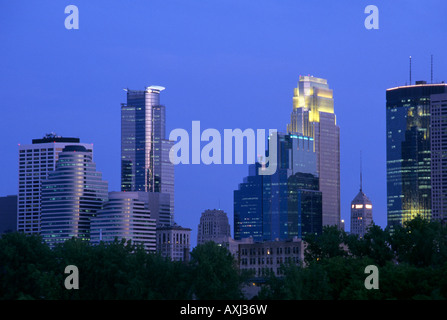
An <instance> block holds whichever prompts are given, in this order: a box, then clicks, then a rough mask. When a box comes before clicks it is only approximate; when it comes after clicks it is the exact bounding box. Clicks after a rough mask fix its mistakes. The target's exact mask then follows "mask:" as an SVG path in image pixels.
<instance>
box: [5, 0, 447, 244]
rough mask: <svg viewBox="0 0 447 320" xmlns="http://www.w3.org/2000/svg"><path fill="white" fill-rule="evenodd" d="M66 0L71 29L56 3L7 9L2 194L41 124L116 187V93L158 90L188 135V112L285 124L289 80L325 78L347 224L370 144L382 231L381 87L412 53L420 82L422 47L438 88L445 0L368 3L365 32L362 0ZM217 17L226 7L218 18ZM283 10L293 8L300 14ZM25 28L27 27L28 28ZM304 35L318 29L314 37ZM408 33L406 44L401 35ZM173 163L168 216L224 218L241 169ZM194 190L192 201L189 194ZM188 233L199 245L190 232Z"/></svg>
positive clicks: (403, 71)
mask: <svg viewBox="0 0 447 320" xmlns="http://www.w3.org/2000/svg"><path fill="white" fill-rule="evenodd" d="M55 3H56V2H55ZM75 4H77V5H78V6H79V10H80V21H81V23H80V29H79V30H71V31H70V30H66V29H65V28H64V26H63V20H64V18H65V15H64V13H63V9H64V6H63V5H60V4H53V5H51V4H50V5H47V6H41V5H38V4H29V5H26V6H23V8H22V7H21V6H20V5H18V4H10V3H8V4H5V6H6V9H7V10H4V12H3V14H4V15H5V16H4V17H2V20H1V21H2V26H3V28H2V29H4V30H9V31H8V32H5V33H2V34H0V40H2V41H3V43H5V44H6V45H5V48H8V51H6V50H5V52H4V57H5V59H4V60H2V61H1V62H0V66H1V68H2V70H3V76H2V77H1V86H0V87H1V89H0V94H1V96H2V97H3V106H2V120H1V121H2V125H1V130H2V131H1V133H2V135H3V137H5V138H4V139H3V140H2V144H1V147H2V150H5V154H4V156H3V159H4V162H3V165H2V172H1V173H2V176H3V181H5V182H4V183H2V185H1V187H0V196H6V195H14V194H17V190H18V186H17V153H18V149H17V144H19V143H21V144H27V143H29V142H30V141H31V140H32V139H34V138H38V137H43V136H44V135H45V134H46V133H48V132H57V133H58V134H59V135H61V136H69V137H72V136H73V137H79V138H80V139H81V141H82V142H85V143H93V144H94V146H95V163H96V164H97V168H98V170H99V171H101V172H102V173H103V177H104V179H105V180H107V181H109V185H110V187H109V189H110V191H119V190H120V144H119V141H120V137H119V128H120V107H119V106H120V103H121V102H123V101H124V99H125V98H124V91H122V89H123V88H126V87H129V88H133V89H141V90H143V89H144V87H146V86H150V85H162V86H164V87H166V90H165V91H163V101H162V104H164V105H166V108H167V109H166V119H167V123H166V126H167V132H170V131H171V130H172V129H174V128H185V129H187V128H189V127H190V123H191V121H193V120H200V121H201V123H203V126H204V127H213V128H217V129H219V130H222V131H223V128H238V127H239V128H241V129H245V128H265V129H269V128H277V129H278V130H280V131H281V130H282V129H283V128H284V127H285V125H286V124H287V123H288V122H289V114H290V110H291V107H292V96H293V88H295V87H296V85H297V82H298V78H299V75H300V74H308V73H311V74H312V75H314V76H316V77H322V78H325V79H328V82H329V83H330V84H331V89H333V90H334V103H335V109H336V113H337V123H338V125H339V127H340V140H341V141H340V146H341V147H340V148H341V155H340V157H341V160H340V163H341V170H340V171H341V173H340V174H341V218H342V219H343V220H344V221H345V230H349V215H350V201H351V200H352V198H353V197H354V196H355V194H356V193H357V192H358V190H357V185H358V183H357V175H355V174H354V175H351V174H350V172H349V168H352V167H354V168H355V167H356V166H357V157H356V155H357V154H358V151H360V150H357V147H356V146H358V145H362V146H363V145H366V146H368V149H365V148H364V147H362V149H363V154H364V164H365V167H366V168H368V170H367V171H365V172H364V178H365V185H364V189H365V193H366V194H368V196H369V197H370V199H371V201H372V202H373V203H374V221H375V222H376V223H377V224H379V225H380V226H382V227H384V226H386V159H385V158H386V157H385V151H386V148H385V139H386V135H385V105H386V103H385V91H386V89H388V88H392V87H395V86H399V85H405V83H406V82H408V81H409V79H408V57H409V56H410V55H411V56H412V58H413V80H427V81H429V80H430V55H431V54H433V55H434V58H435V73H434V75H435V76H434V79H435V82H439V81H441V80H444V78H443V76H444V74H445V72H444V70H445V69H446V66H447V60H446V59H444V58H443V56H442V54H443V52H444V51H445V44H442V43H441V41H439V39H440V38H441V35H442V31H441V29H443V28H442V27H443V26H445V25H446V22H445V19H444V17H443V15H442V14H441V12H442V11H443V10H441V8H439V7H438V6H440V7H442V6H446V4H438V3H436V1H428V2H426V3H424V4H419V3H416V2H412V3H411V4H409V5H408V6H403V5H402V4H401V3H399V2H398V3H396V4H389V3H386V2H385V1H376V3H375V4H376V5H377V6H378V7H379V9H380V13H381V15H380V17H381V20H380V21H381V24H380V29H379V30H366V29H365V28H364V26H363V21H364V19H365V14H364V13H363V9H364V8H365V6H366V5H367V4H368V3H366V2H362V3H356V4H353V5H352V6H349V7H348V6H342V5H341V4H333V3H330V2H328V1H322V2H320V3H319V4H309V3H299V4H296V3H292V2H291V1H289V2H284V3H281V4H278V3H271V2H267V1H263V2H260V4H259V5H258V6H257V7H253V6H250V5H249V4H248V3H237V2H234V4H233V8H237V10H234V11H233V10H230V9H229V8H230V7H231V6H230V5H229V4H225V5H224V4H221V3H217V4H209V3H207V4H205V3H203V2H199V1H193V2H191V3H190V7H189V8H187V9H186V10H185V8H184V7H182V5H180V2H176V1H173V2H172V3H168V4H166V3H165V4H157V5H156V6H153V7H151V6H149V5H147V4H143V3H139V4H138V5H136V6H134V7H126V6H124V5H120V4H113V5H112V4H110V8H109V10H108V12H107V13H108V15H107V16H106V17H102V16H101V14H102V11H101V10H102V7H101V5H99V4H89V3H87V2H86V1H76V3H75ZM181 8H182V9H181ZM140 11H141V13H140ZM5 12H8V15H6V14H5ZM154 12H158V13H157V14H158V16H157V15H156V14H154ZM222 12H224V13H226V15H218V16H216V15H217V13H222ZM293 12H295V13H296V12H300V13H303V14H301V15H300V16H299V19H296V17H295V15H294V14H293ZM334 12H337V14H334ZM444 12H445V10H444ZM267 13H269V15H268V14H267ZM428 13H431V14H430V15H429V14H428ZM144 14H147V15H148V16H149V18H150V19H146V20H144V21H143V19H140V20H141V21H142V22H140V24H130V25H128V26H125V25H124V23H123V22H122V21H124V20H125V19H122V18H123V16H133V15H135V16H136V17H140V18H141V17H144ZM191 17H193V18H194V19H195V20H194V22H193V21H192V19H191ZM244 17H247V20H244V19H243V18H244ZM151 19H152V20H151ZM164 19H165V20H164ZM263 19H264V21H265V22H264V23H261V22H260V21H262V20H263ZM319 19H320V21H322V20H324V21H325V24H323V25H324V26H320V25H319V23H318V20H319ZM135 20H138V19H135ZM24 21H26V22H27V23H25V22H24ZM120 21H121V22H120ZM30 23H31V24H32V25H35V26H36V28H34V29H30V28H28V27H27V26H28V25H29V24H30ZM205 25H206V26H209V28H205V27H204V26H205ZM222 26H224V27H225V28H222ZM303 26H304V27H303ZM328 26H332V27H331V28H328ZM183 27H184V28H183ZM299 27H301V28H302V32H299V31H297V30H299V29H298V28H299ZM147 30H156V31H157V32H158V35H159V36H158V37H157V39H155V40H154V42H155V43H154V44H152V43H136V44H134V42H133V41H135V39H137V38H138V37H147V38H148V39H152V37H151V35H150V33H147V32H145V31H147ZM309 30H315V32H318V31H320V32H321V34H323V35H324V36H323V37H322V39H321V41H318V40H317V39H315V38H314V37H312V36H311V35H310V34H308V33H309V32H308V31H309ZM103 34H104V37H102V35H103ZM112 35H114V36H112ZM401 35H403V36H401ZM410 36H411V37H413V41H406V40H408V37H410ZM128 37H129V39H128ZM300 37H301V38H300ZM302 37H304V39H302ZM182 38H184V39H182ZM19 39H20V40H19ZM97 39H100V40H99V41H96V40H97ZM339 39H345V43H343V42H340V41H339ZM305 40H307V41H309V43H311V44H312V46H310V45H309V46H307V45H306V43H305ZM266 43H268V45H267V44H266ZM231 48H233V49H231ZM328 48H330V50H329V49H328ZM130 49H132V50H130ZM324 49H326V50H324ZM353 49H356V50H353ZM29 52H33V53H34V54H30V53H29ZM443 60H444V61H443ZM25 88H26V94H22V90H24V89H25ZM13 168H14V169H15V170H13ZM175 171H176V177H175V185H176V187H175V195H176V205H175V207H176V222H178V223H179V224H180V225H182V226H184V227H190V228H192V229H193V231H194V229H195V226H196V225H197V223H198V221H199V219H200V214H201V212H203V211H204V210H206V209H213V208H216V209H222V210H224V211H225V212H227V213H228V214H229V217H230V224H232V223H233V221H232V212H233V209H232V203H233V198H232V192H233V190H235V189H236V188H237V184H238V183H239V182H240V180H241V178H242V177H244V176H246V174H247V172H248V165H246V164H244V165H231V166H224V165H221V166H213V165H211V166H206V165H197V166H192V165H184V166H183V165H177V166H176V167H175ZM193 178H196V180H193ZM216 182H219V183H216ZM199 198H200V199H201V200H202V201H194V203H192V202H191V199H199ZM191 239H192V242H194V239H196V234H195V233H194V232H193V233H192V234H191Z"/></svg>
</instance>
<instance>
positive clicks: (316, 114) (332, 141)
mask: <svg viewBox="0 0 447 320" xmlns="http://www.w3.org/2000/svg"><path fill="white" fill-rule="evenodd" d="M287 131H288V132H289V133H297V134H300V135H304V136H308V137H311V138H313V139H314V141H315V144H314V151H315V153H316V159H317V174H318V176H319V179H320V187H319V190H320V191H321V192H322V194H323V225H336V226H339V224H340V128H339V127H338V125H337V123H336V116H335V113H334V99H333V91H332V89H330V88H329V86H328V83H327V80H325V79H321V78H315V77H311V76H300V78H299V81H298V86H297V88H295V90H294V96H293V111H292V114H291V121H290V124H289V125H287Z"/></svg>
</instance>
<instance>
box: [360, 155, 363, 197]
mask: <svg viewBox="0 0 447 320" xmlns="http://www.w3.org/2000/svg"><path fill="white" fill-rule="evenodd" d="M362 187H363V182H362V151H361V150H360V192H362Z"/></svg>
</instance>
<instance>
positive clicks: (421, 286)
mask: <svg viewBox="0 0 447 320" xmlns="http://www.w3.org/2000/svg"><path fill="white" fill-rule="evenodd" d="M306 242H307V247H306V250H305V261H304V264H303V265H302V266H296V265H283V266H282V268H283V276H281V277H276V276H275V275H273V274H272V275H270V276H268V277H267V279H266V281H265V283H264V285H263V286H262V289H261V290H260V292H259V293H258V295H257V296H255V297H254V299H266V300H268V299H276V300H287V299H294V300H299V299H303V300H314V299H318V300H324V299H328V300H339V299H351V300H356V299H445V298H447V277H446V276H445V275H446V274H447V229H446V228H445V227H443V226H441V224H439V223H438V222H429V221H426V220H423V219H420V218H416V219H414V220H411V221H409V222H407V223H405V226H404V227H401V228H398V229H396V230H395V231H394V232H393V233H392V234H390V233H389V232H388V230H382V229H381V228H380V227H378V226H373V227H372V228H371V229H370V230H369V232H368V234H366V235H365V237H364V238H362V239H359V238H357V237H356V236H353V235H348V234H346V233H345V232H342V231H340V230H338V229H337V228H335V227H325V228H324V230H323V234H322V235H320V236H318V237H308V238H307V239H306ZM68 265H75V266H76V267H77V268H78V270H79V289H71V290H68V289H67V288H66V287H65V285H64V281H65V279H66V278H67V277H68V276H69V275H68V274H65V273H64V271H65V268H66V266H68ZM368 265H375V266H377V267H378V270H379V274H378V279H379V289H377V290H376V289H370V290H368V289H366V288H365V285H364V283H365V279H366V277H367V276H368V274H365V267H366V266H368ZM250 277H251V275H250V274H245V273H240V272H239V270H238V267H237V262H236V260H235V259H234V257H233V256H232V255H231V254H230V253H229V251H228V250H227V249H225V248H223V247H221V246H218V245H217V244H215V243H213V242H208V243H206V244H204V245H200V246H197V247H195V248H194V249H193V250H192V252H191V255H190V261H189V262H173V261H170V260H168V259H165V258H163V257H161V256H160V255H158V254H153V253H147V252H145V251H144V249H143V248H142V247H140V246H135V245H133V244H132V243H130V242H126V241H124V240H123V241H118V240H117V241H115V242H113V243H110V244H104V243H102V244H100V245H97V246H93V245H90V244H89V243H87V242H84V241H80V240H79V239H71V240H69V241H66V242H65V243H63V244H61V245H59V246H57V247H56V248H54V249H50V248H49V247H48V246H47V245H46V244H44V243H43V242H42V238H41V237H40V236H37V235H25V234H23V233H8V234H4V235H2V236H1V238H0V299H3V300H16V299H49V300H79V299H82V300H102V299H106V300H109V299H119V300H126V299H132V300H143V299H151V300H159V299H163V300H184V299H186V300H191V299H198V300H201V299H206V300H215V299H219V300H235V299H238V300H239V299H244V295H243V287H244V285H245V284H247V283H248V282H249V281H250Z"/></svg>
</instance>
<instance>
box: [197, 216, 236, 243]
mask: <svg viewBox="0 0 447 320" xmlns="http://www.w3.org/2000/svg"><path fill="white" fill-rule="evenodd" d="M197 230H198V231H197V245H200V244H204V243H205V242H208V241H213V242H216V243H218V244H224V243H228V242H229V238H231V233H230V223H229V222H228V216H227V214H226V213H225V212H224V211H223V210H217V209H213V210H205V211H204V212H202V216H201V217H200V223H199V226H198V228H197Z"/></svg>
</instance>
